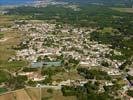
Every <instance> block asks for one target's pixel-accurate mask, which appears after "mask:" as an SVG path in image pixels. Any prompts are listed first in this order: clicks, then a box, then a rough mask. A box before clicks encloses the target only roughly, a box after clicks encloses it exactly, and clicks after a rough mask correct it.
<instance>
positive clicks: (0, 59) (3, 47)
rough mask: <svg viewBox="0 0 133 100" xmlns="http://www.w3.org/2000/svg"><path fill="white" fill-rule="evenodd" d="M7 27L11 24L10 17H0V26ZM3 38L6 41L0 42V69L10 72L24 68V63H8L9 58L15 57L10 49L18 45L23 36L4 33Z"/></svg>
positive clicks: (15, 32)
mask: <svg viewBox="0 0 133 100" xmlns="http://www.w3.org/2000/svg"><path fill="white" fill-rule="evenodd" d="M3 23H4V24H5V25H9V24H11V23H13V17H12V16H5V15H0V26H1V25H4V24H3ZM2 33H4V38H6V39H7V40H6V41H3V42H0V68H6V69H8V70H11V71H15V70H17V69H19V68H21V67H25V65H26V62H25V61H15V62H8V60H9V58H10V57H12V56H15V55H16V51H15V50H13V49H12V46H14V45H18V44H19V43H20V42H21V41H22V40H23V39H24V38H25V36H24V35H23V34H20V32H19V31H16V30H13V31H4V32H2Z"/></svg>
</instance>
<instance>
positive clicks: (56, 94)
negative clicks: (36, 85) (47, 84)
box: [42, 89, 77, 100]
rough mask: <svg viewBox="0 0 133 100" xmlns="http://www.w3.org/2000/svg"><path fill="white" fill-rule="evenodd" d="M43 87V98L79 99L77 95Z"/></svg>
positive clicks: (48, 99)
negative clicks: (68, 94) (66, 94)
mask: <svg viewBox="0 0 133 100" xmlns="http://www.w3.org/2000/svg"><path fill="white" fill-rule="evenodd" d="M49 91H50V90H49V89H42V100H77V98H76V97H75V96H67V97H65V96H63V94H62V92H61V91H60V90H51V92H49Z"/></svg>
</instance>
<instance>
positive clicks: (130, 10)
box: [112, 8, 133, 13]
mask: <svg viewBox="0 0 133 100" xmlns="http://www.w3.org/2000/svg"><path fill="white" fill-rule="evenodd" d="M112 9H113V10H116V11H120V12H127V13H133V8H112Z"/></svg>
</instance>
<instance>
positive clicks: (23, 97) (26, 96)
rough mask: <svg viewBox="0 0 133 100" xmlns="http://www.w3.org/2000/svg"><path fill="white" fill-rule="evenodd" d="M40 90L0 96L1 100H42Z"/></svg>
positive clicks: (34, 89) (22, 90) (33, 89)
mask: <svg viewBox="0 0 133 100" xmlns="http://www.w3.org/2000/svg"><path fill="white" fill-rule="evenodd" d="M39 90H40V89H39V88H26V89H20V90H16V91H13V92H9V93H5V94H2V95H0V100H40V95H38V94H40V93H39V92H38V91H39Z"/></svg>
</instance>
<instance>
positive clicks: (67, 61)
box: [1, 21, 133, 95]
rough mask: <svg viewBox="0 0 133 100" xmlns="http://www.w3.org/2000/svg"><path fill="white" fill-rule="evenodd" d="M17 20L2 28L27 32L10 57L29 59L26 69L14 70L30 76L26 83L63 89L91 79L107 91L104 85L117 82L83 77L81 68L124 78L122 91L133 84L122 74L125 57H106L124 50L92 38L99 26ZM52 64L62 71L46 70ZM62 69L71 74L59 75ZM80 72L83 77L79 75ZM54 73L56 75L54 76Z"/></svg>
mask: <svg viewBox="0 0 133 100" xmlns="http://www.w3.org/2000/svg"><path fill="white" fill-rule="evenodd" d="M14 23H15V24H14V25H13V26H12V27H11V28H9V29H5V28H3V29H1V31H5V30H19V31H20V33H21V34H24V35H25V36H26V38H25V39H24V40H23V41H22V42H21V43H20V44H19V45H16V46H14V47H13V49H15V50H16V55H15V56H12V57H10V59H9V60H8V61H9V62H13V61H23V60H25V61H28V63H29V65H28V66H27V67H26V68H25V69H27V70H26V71H24V69H23V68H22V69H21V70H20V71H19V72H17V73H15V75H16V76H17V75H19V76H26V77H27V79H28V84H26V86H35V87H42V88H53V89H61V88H62V86H83V85H84V84H85V83H88V82H99V83H100V88H99V90H98V91H99V92H104V88H103V87H104V86H113V85H114V83H113V82H112V81H111V80H106V79H96V78H94V79H86V78H84V77H83V76H84V75H82V73H80V71H79V72H78V71H76V70H77V69H78V68H81V69H88V70H92V71H93V70H98V71H102V72H105V73H107V76H109V77H111V78H112V80H113V81H116V80H117V81H118V80H119V79H121V80H119V81H120V82H121V84H122V86H123V87H122V89H121V92H120V93H122V95H125V92H126V91H127V90H128V89H131V88H132V85H129V83H130V82H129V81H128V80H127V79H126V77H125V76H123V75H124V74H125V73H124V72H122V71H121V70H120V69H119V67H120V66H121V65H122V64H123V63H124V61H120V60H116V59H111V58H109V57H107V55H111V54H112V55H113V54H114V55H122V53H121V52H119V51H116V50H114V49H111V48H110V46H111V45H107V44H101V43H99V42H96V41H93V40H91V39H90V35H89V34H90V33H91V32H93V31H95V30H96V29H92V28H91V27H90V28H75V27H74V26H69V25H66V24H64V25H62V24H58V23H54V24H53V23H48V22H33V21H15V22H14ZM50 68H51V69H54V71H55V69H59V72H58V71H57V72H54V74H52V75H51V74H49V73H50V72H47V71H46V70H47V69H48V70H49V69H50ZM28 69H29V70H28ZM33 69H35V70H33ZM36 69H37V70H36ZM50 71H51V70H50ZM132 71H133V70H132V69H131V70H130V71H128V74H130V75H131V76H133V72H132ZM45 72H46V73H45ZM73 72H74V73H76V77H75V76H74V78H73V76H70V75H69V74H70V73H73ZM60 73H67V75H68V77H67V78H60V77H65V76H63V74H61V76H60V75H58V74H60ZM56 74H57V75H56ZM126 74H127V73H126ZM79 75H80V76H81V77H78V76H79ZM53 76H56V78H55V79H54V78H53ZM48 80H50V81H48ZM33 84H34V85H33Z"/></svg>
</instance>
